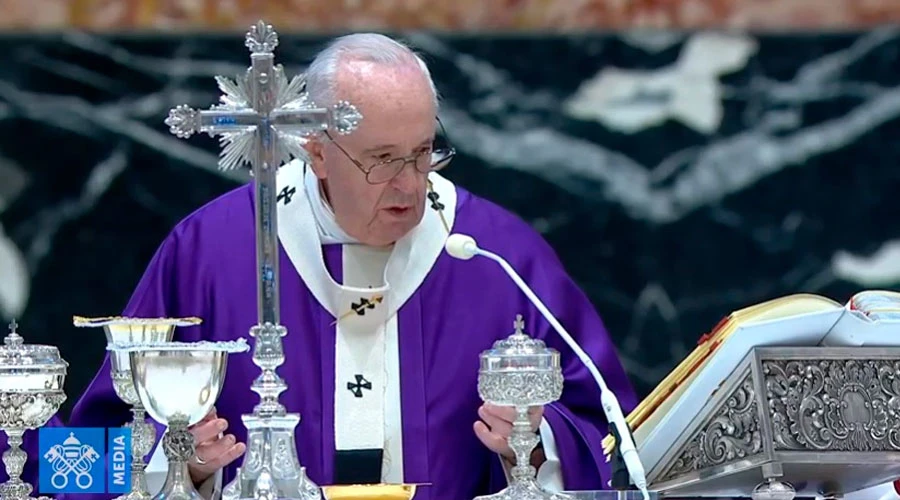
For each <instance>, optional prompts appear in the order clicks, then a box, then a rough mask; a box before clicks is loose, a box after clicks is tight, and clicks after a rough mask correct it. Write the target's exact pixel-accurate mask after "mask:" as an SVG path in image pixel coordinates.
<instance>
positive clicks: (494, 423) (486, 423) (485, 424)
mask: <svg viewBox="0 0 900 500" xmlns="http://www.w3.org/2000/svg"><path fill="white" fill-rule="evenodd" d="M478 416H479V417H481V420H480V421H478V422H475V426H474V428H475V435H476V436H478V439H480V440H481V442H482V443H484V445H485V446H487V447H488V448H489V449H490V450H491V451H493V452H494V453H499V454H500V455H502V456H503V457H504V458H506V459H507V460H509V461H510V462H511V463H515V461H516V454H515V453H514V452H513V451H512V449H511V448H510V447H509V441H508V440H509V435H510V433H511V432H512V428H513V422H514V421H515V420H516V409H515V408H513V407H511V406H495V405H492V404H484V405H481V408H478ZM543 418H544V407H543V406H532V407H531V408H529V409H528V420H530V421H531V430H532V432H537V430H538V428H539V427H540V425H541V420H542V419H543ZM532 458H534V457H532ZM532 465H535V464H534V460H532ZM538 465H540V464H538Z"/></svg>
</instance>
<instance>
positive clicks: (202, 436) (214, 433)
mask: <svg viewBox="0 0 900 500" xmlns="http://www.w3.org/2000/svg"><path fill="white" fill-rule="evenodd" d="M227 428H228V422H227V421H226V420H225V419H224V418H218V416H217V415H216V409H215V408H213V409H212V410H211V411H210V412H209V414H208V415H206V416H205V417H203V420H201V421H199V422H197V424H196V425H194V426H192V427H191V428H190V431H191V434H193V435H194V443H195V445H196V451H195V452H194V458H192V459H191V460H190V461H188V470H189V471H190V473H191V480H192V481H194V484H195V485H199V484H201V483H203V481H206V480H207V479H209V477H210V476H212V475H213V474H215V473H216V471H217V470H219V469H221V468H223V467H225V466H226V465H228V464H230V463H231V462H234V461H235V460H236V459H237V458H238V457H240V456H241V455H243V454H244V450H245V448H246V446H245V445H244V443H236V442H235V441H236V439H235V437H234V435H233V434H223V433H224V432H225V429H227Z"/></svg>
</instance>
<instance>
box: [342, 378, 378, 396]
mask: <svg viewBox="0 0 900 500" xmlns="http://www.w3.org/2000/svg"><path fill="white" fill-rule="evenodd" d="M347 389H349V390H350V392H352V393H353V395H354V396H356V397H358V398H361V397H363V392H362V390H363V389H366V390H369V391H371V390H372V382H369V381H368V380H366V377H363V376H362V375H361V374H357V375H356V382H347Z"/></svg>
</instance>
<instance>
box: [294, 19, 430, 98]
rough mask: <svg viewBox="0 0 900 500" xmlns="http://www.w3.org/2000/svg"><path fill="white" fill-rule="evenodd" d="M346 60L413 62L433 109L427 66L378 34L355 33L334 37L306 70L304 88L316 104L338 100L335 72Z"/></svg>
mask: <svg viewBox="0 0 900 500" xmlns="http://www.w3.org/2000/svg"><path fill="white" fill-rule="evenodd" d="M346 61H364V62H372V63H378V64H385V65H389V66H395V67H396V66H406V65H409V64H415V65H417V66H418V67H419V69H420V70H422V73H423V74H424V75H425V78H426V80H428V84H429V85H430V86H431V93H432V95H433V96H434V105H435V108H437V106H438V93H437V88H436V87H435V85H434V80H432V78H431V72H430V71H429V70H428V65H426V64H425V61H424V60H422V58H421V57H419V55H418V54H416V53H415V52H414V51H413V50H412V49H411V48H410V47H408V46H407V45H404V44H403V43H401V42H398V41H396V40H394V39H392V38H389V37H386V36H384V35H380V34H378V33H356V34H352V35H345V36H342V37H338V38H337V39H335V40H334V41H332V42H331V43H330V44H329V45H328V46H327V47H325V48H324V49H323V50H322V51H321V52H319V53H318V55H316V58H315V59H313V61H312V63H310V65H309V67H308V68H307V69H306V91H307V92H308V93H309V98H310V99H311V100H312V102H314V103H315V104H316V105H317V106H331V105H332V104H334V103H335V102H337V101H338V99H339V96H337V95H335V93H336V88H337V81H336V76H337V71H338V68H339V67H340V65H341V64H342V63H344V62H346Z"/></svg>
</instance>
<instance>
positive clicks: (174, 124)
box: [165, 104, 200, 139]
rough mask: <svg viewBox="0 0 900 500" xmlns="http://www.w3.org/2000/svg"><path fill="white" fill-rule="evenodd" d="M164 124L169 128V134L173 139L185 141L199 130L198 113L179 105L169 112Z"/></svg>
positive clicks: (184, 105)
mask: <svg viewBox="0 0 900 500" xmlns="http://www.w3.org/2000/svg"><path fill="white" fill-rule="evenodd" d="M165 123H166V125H168V126H169V132H171V133H172V134H174V135H175V137H178V138H181V139H187V138H188V137H190V136H192V135H194V133H195V132H197V131H198V130H200V112H199V111H197V110H195V109H192V108H191V107H190V106H188V105H186V104H181V105H178V106H175V108H174V109H172V110H170V111H169V116H168V117H167V118H166V119H165Z"/></svg>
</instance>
